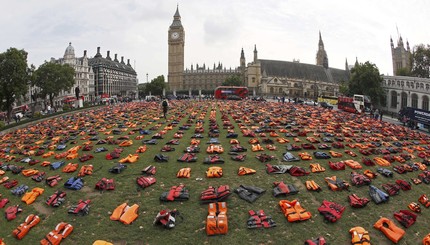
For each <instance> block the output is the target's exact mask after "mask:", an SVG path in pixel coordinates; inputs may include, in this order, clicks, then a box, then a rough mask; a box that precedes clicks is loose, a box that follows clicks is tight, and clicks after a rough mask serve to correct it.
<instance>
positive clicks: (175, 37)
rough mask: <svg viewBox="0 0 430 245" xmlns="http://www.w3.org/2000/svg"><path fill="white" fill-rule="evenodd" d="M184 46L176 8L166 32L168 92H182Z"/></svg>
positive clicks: (181, 27) (182, 30) (182, 29)
mask: <svg viewBox="0 0 430 245" xmlns="http://www.w3.org/2000/svg"><path fill="white" fill-rule="evenodd" d="M184 44H185V31H184V27H183V26H182V23H181V15H180V14H179V7H176V12H175V15H174V16H173V22H172V24H171V25H170V27H169V31H168V45H169V51H168V53H169V57H168V75H167V81H168V85H169V89H170V91H174V92H176V91H177V90H183V89H184V86H183V73H184Z"/></svg>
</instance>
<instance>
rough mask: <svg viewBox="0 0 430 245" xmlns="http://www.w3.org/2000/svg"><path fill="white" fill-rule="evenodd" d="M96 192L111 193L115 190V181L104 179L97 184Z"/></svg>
mask: <svg viewBox="0 0 430 245" xmlns="http://www.w3.org/2000/svg"><path fill="white" fill-rule="evenodd" d="M95 188H96V190H99V191H105V190H106V191H110V190H115V180H114V179H108V178H102V179H100V180H99V181H97V183H96V187H95Z"/></svg>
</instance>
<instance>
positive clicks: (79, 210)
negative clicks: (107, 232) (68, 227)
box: [68, 199, 91, 216]
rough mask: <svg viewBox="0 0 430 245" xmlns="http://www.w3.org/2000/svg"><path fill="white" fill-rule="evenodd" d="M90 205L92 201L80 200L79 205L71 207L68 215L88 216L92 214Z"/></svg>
mask: <svg viewBox="0 0 430 245" xmlns="http://www.w3.org/2000/svg"><path fill="white" fill-rule="evenodd" d="M90 203H91V200H89V199H88V200H86V201H84V200H79V202H78V204H76V205H73V206H72V207H70V209H69V211H68V213H69V214H76V215H81V216H83V215H87V214H89V212H90Z"/></svg>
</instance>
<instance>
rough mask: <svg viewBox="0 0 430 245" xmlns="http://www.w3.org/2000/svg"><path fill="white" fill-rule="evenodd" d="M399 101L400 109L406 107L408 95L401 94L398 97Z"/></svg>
mask: <svg viewBox="0 0 430 245" xmlns="http://www.w3.org/2000/svg"><path fill="white" fill-rule="evenodd" d="M400 97H401V101H400V103H401V104H400V108H405V107H407V106H408V94H407V93H406V92H402V94H401V95H400Z"/></svg>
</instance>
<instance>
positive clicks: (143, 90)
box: [137, 83, 147, 98]
mask: <svg viewBox="0 0 430 245" xmlns="http://www.w3.org/2000/svg"><path fill="white" fill-rule="evenodd" d="M146 85H147V84H146V83H139V84H138V85H137V90H138V93H139V98H144V96H145V94H146Z"/></svg>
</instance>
